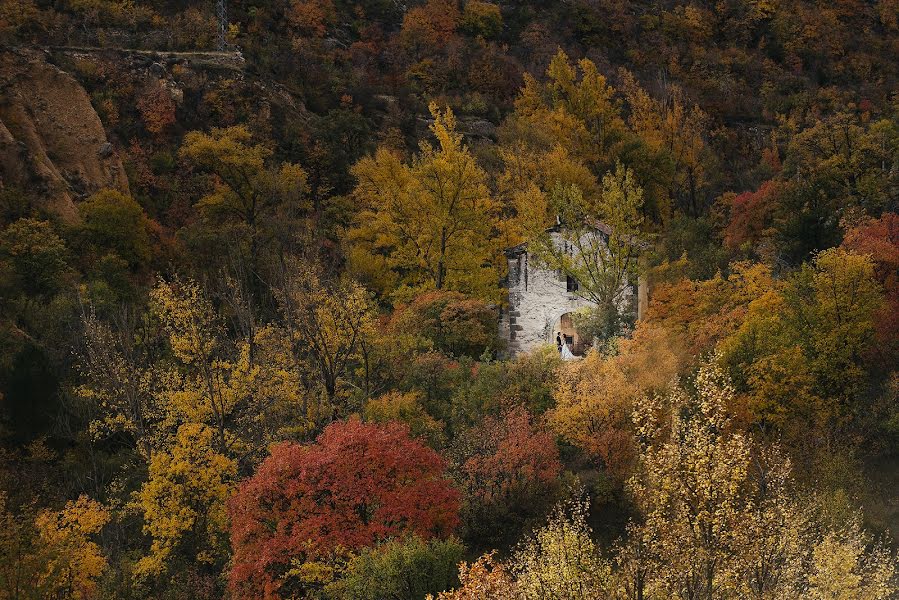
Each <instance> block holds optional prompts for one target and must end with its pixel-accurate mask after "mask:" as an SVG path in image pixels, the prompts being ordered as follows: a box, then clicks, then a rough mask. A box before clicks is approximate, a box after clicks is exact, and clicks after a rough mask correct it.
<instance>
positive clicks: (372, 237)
mask: <svg viewBox="0 0 899 600" xmlns="http://www.w3.org/2000/svg"><path fill="white" fill-rule="evenodd" d="M431 114H432V115H433V117H434V123H433V125H432V126H431V132H432V133H433V134H434V136H435V137H436V138H437V142H438V147H433V146H431V145H430V144H428V143H426V142H423V143H422V144H421V150H420V152H419V154H418V155H417V156H416V157H415V159H414V161H413V162H412V164H404V163H403V162H401V161H400V159H399V158H398V157H397V156H396V155H395V154H393V153H391V152H390V151H389V150H387V149H385V148H381V149H379V150H378V151H377V152H376V153H375V155H374V156H370V157H366V158H363V159H362V160H361V161H359V163H358V164H356V166H354V167H353V175H355V177H356V178H357V180H358V185H357V186H356V189H355V190H354V192H353V195H354V197H355V198H356V200H357V201H358V202H359V204H360V206H361V210H360V212H359V214H358V215H357V218H356V224H355V226H354V227H353V229H352V230H351V231H350V232H349V239H350V243H351V245H352V248H353V251H351V253H350V258H351V268H352V270H353V271H354V272H355V273H357V274H358V275H359V276H360V277H361V278H362V279H363V281H366V282H370V283H373V284H379V283H380V284H381V285H385V284H386V285H391V283H390V282H398V283H399V285H401V286H402V288H403V289H407V290H411V291H412V292H420V291H423V290H428V289H438V290H441V289H447V290H455V291H460V292H463V293H466V294H469V295H473V296H477V297H481V298H484V299H494V300H495V299H497V298H498V293H499V292H498V287H497V281H498V280H499V278H498V270H497V266H496V265H497V255H498V252H497V248H496V243H495V242H494V238H495V236H496V233H495V229H496V227H497V217H498V207H497V204H496V203H495V202H494V201H493V199H492V198H491V197H490V192H489V190H488V189H487V175H486V173H485V172H484V170H483V169H481V167H480V166H478V164H477V162H476V161H475V159H474V156H472V154H471V153H470V152H469V150H468V149H467V148H466V147H465V146H464V144H463V143H462V134H461V133H459V132H457V131H456V118H455V116H454V115H453V112H452V111H451V110H450V109H447V110H446V111H445V112H443V113H441V112H440V111H439V110H438V109H437V105H436V104H432V105H431ZM369 256H375V257H378V258H377V259H371V258H366V260H362V258H363V257H369ZM388 273H392V274H393V277H391V276H390V275H388ZM378 291H380V292H382V293H392V292H395V291H396V290H394V289H392V288H390V287H388V288H384V287H382V288H380V289H378ZM410 293H411V292H407V293H401V294H400V295H401V296H403V297H404V299H409V297H411V296H410Z"/></svg>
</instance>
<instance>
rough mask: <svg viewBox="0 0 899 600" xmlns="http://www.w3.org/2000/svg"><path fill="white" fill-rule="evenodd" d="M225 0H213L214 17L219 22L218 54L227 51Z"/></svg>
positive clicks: (226, 11) (226, 7)
mask: <svg viewBox="0 0 899 600" xmlns="http://www.w3.org/2000/svg"><path fill="white" fill-rule="evenodd" d="M225 1H226V0H215V16H216V18H217V19H218V22H219V30H218V46H219V51H220V52H225V51H227V50H228V6H227V4H226V3H225Z"/></svg>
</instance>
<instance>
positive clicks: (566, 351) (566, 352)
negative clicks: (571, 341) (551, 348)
mask: <svg viewBox="0 0 899 600" xmlns="http://www.w3.org/2000/svg"><path fill="white" fill-rule="evenodd" d="M556 348H558V349H559V354H560V355H561V356H562V359H563V360H571V359H573V358H574V354H572V353H571V348H570V347H569V346H568V340H566V339H564V338H563V337H562V332H561V331H558V332H556Z"/></svg>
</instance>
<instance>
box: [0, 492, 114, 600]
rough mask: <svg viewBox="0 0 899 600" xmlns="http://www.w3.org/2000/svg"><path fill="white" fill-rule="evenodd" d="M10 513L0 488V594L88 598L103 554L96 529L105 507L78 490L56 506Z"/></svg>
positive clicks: (9, 598)
mask: <svg viewBox="0 0 899 600" xmlns="http://www.w3.org/2000/svg"><path fill="white" fill-rule="evenodd" d="M32 517H33V514H29V512H28V511H22V513H21V514H18V515H16V514H13V513H12V512H11V511H10V510H9V507H8V506H7V500H6V495H5V494H0V525H2V528H0V598H3V599H4V600H19V599H30V598H35V599H37V598H73V599H76V600H87V599H88V598H94V597H95V592H96V588H97V580H98V579H99V578H100V576H101V575H103V573H104V571H105V570H106V567H107V558H106V556H105V555H104V554H103V551H102V550H101V549H100V546H99V544H98V543H97V541H96V540H97V535H98V534H99V533H100V531H101V530H102V529H103V527H104V526H105V525H106V524H107V523H108V522H109V520H110V513H109V511H108V510H107V509H106V508H105V507H104V506H103V505H101V504H100V503H99V502H97V501H95V500H91V499H90V498H88V497H87V496H80V497H79V498H78V499H77V500H74V501H69V502H67V503H66V505H65V506H64V507H63V508H62V510H59V511H54V510H51V509H44V510H42V511H40V512H39V513H38V514H37V516H36V517H34V520H33V522H30V520H31V518H32Z"/></svg>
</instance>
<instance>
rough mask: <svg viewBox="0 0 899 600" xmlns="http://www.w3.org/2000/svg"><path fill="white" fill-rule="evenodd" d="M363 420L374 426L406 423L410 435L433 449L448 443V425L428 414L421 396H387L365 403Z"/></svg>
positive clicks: (410, 394) (409, 394)
mask: <svg viewBox="0 0 899 600" xmlns="http://www.w3.org/2000/svg"><path fill="white" fill-rule="evenodd" d="M363 416H364V418H365V420H366V421H368V422H371V423H381V424H385V423H390V422H391V421H392V422H397V423H403V424H405V425H406V426H407V427H409V434H410V435H411V436H412V437H414V438H418V439H420V440H422V441H424V442H427V444H428V446H430V447H432V448H440V447H442V446H443V444H444V443H445V442H446V434H445V432H444V424H443V423H442V422H441V421H438V420H437V419H435V418H434V417H432V416H431V415H430V414H428V412H427V411H426V410H425V408H424V405H423V402H422V395H421V393H420V392H387V393H386V394H382V395H381V396H378V397H377V398H372V399H371V400H369V401H368V402H366V403H365V409H364V412H363Z"/></svg>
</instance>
